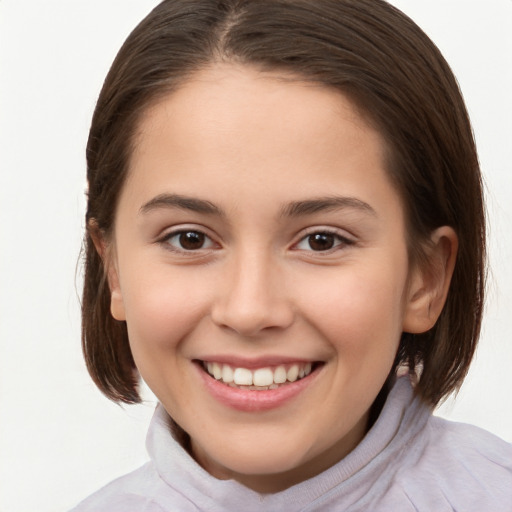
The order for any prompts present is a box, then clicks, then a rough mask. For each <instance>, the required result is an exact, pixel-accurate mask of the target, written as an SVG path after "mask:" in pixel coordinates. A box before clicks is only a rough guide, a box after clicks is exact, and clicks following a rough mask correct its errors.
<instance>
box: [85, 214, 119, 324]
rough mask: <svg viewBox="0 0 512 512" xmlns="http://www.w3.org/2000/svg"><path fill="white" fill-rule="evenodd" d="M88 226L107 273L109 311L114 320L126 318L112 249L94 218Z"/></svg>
mask: <svg viewBox="0 0 512 512" xmlns="http://www.w3.org/2000/svg"><path fill="white" fill-rule="evenodd" d="M88 228H89V234H90V237H91V240H92V242H93V244H94V247H95V249H96V251H97V253H98V254H99V256H100V258H101V260H102V262H103V268H104V271H105V273H106V275H107V281H108V287H109V290H110V313H111V314H112V316H113V317H114V318H115V319H116V320H120V321H122V320H126V316H125V311H124V303H123V296H122V294H121V288H120V285H119V276H118V272H117V269H116V265H115V261H113V260H114V251H113V249H112V247H111V245H110V244H109V243H108V242H107V240H106V239H105V236H104V234H103V233H102V232H101V230H100V229H99V227H98V225H97V223H96V222H95V221H94V220H91V221H89V226H88Z"/></svg>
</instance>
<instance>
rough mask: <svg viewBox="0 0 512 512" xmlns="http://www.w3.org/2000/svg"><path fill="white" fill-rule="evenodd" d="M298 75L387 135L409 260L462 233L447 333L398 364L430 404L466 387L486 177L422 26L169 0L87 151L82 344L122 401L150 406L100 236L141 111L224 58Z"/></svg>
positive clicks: (241, 3)
mask: <svg viewBox="0 0 512 512" xmlns="http://www.w3.org/2000/svg"><path fill="white" fill-rule="evenodd" d="M221 60H223V61H233V62H238V63H242V64H247V65H253V66H258V67H259V68H261V69H265V70H282V71H283V72H291V73H293V74H294V75H295V76H298V77H300V78H301V79H305V80H310V81H314V82H318V83H321V84H324V85H326V86H329V87H334V88H337V89H339V90H340V91H342V92H343V93H344V94H347V95H349V97H350V98H351V99H352V100H353V101H354V102H355V104H356V105H357V106H358V107H359V108H360V109H361V111H362V112H363V113H365V114H366V116H367V117H368V118H369V119H370V120H371V121H372V122H373V123H374V124H375V126H376V127H377V128H378V129H379V131H380V133H381V134H382V136H383V137H384V138H385V140H386V142H387V146H388V150H389V162H388V170H389V174H390V176H391V179H392V180H393V182H394V183H395V185H396V187H397V189H398V191H399V192H400V195H401V197H402V200H403V203H404V206H405V210H406V217H407V221H408V226H407V227H408V236H409V246H410V252H411V257H412V258H413V260H415V261H421V257H422V250H423V249H422V248H424V244H423V242H424V241H425V240H427V239H428V238H429V235H430V234H431V232H432V231H433V230H434V229H435V228H437V227H439V226H443V225H448V226H452V227H453V228H454V230H455V231H456V233H457V235H458V237H459V250H458V255H457V263H456V266H455V271H454V275H453V278H452V284H451V288H450V291H449V294H448V298H447V302H446V304H445V307H444V309H443V311H442V313H441V315H440V318H439V319H438V321H437V323H436V325H435V326H434V327H433V328H432V329H431V330H430V331H428V332H426V333H424V334H418V335H414V336H413V335H410V334H407V333H404V334H403V335H402V339H401V342H400V348H399V351H398V354H397V358H396V361H395V368H394V369H396V368H397V367H398V366H399V365H401V364H402V365H403V364H406V365H408V366H409V367H410V368H411V369H413V368H416V367H419V366H421V367H422V368H423V370H422V372H421V377H420V379H419V382H418V385H417V387H416V391H417V393H418V395H419V396H420V397H421V398H422V399H423V400H424V401H425V402H427V403H429V404H430V405H435V404H437V403H438V402H439V401H440V400H441V399H442V398H443V397H445V396H446V395H447V394H449V393H450V392H452V391H454V390H456V389H457V388H458V387H459V386H460V384H461V383H462V380H463V378H464V377H465V375H466V373H467V370H468V367H469V364H470V362H471V359H472V356H473V354H474V351H475V347H476V343H477V340H478V336H479V331H480V323H481V316H482V307H483V293H484V284H485V283H484V281H485V266H484V260H485V219H484V209H483V199H482V186H481V176H480V171H479V166H478V160H477V154H476V149H475V144H474V140H473V136H472V131H471V126H470V122H469V119H468V115H467V112H466V109H465V106H464V102H463V99H462V97H461V94H460V91H459V88H458V85H457V82H456V80H455V78H454V76H453V74H452V72H451V70H450V68H449V66H448V64H447V63H446V61H445V60H444V58H443V57H442V55H441V54H440V52H439V50H438V49H437V48H436V46H435V45H434V44H433V43H432V41H430V39H429V38H428V37H427V36H426V35H425V34H424V33H423V32H422V31H421V29H420V28H419V27H418V26H417V25H416V24H415V23H414V22H412V21H411V20H410V19H409V18H408V17H406V16H405V15H404V14H402V13H401V12H400V11H398V10H397V9H395V8H394V7H392V6H391V5H389V4H388V3H386V2H385V1H383V0H315V1H311V0H165V1H163V2H162V3H161V4H159V5H158V6H157V7H156V8H155V9H154V10H153V11H152V12H151V13H150V14H149V15H148V16H147V17H146V18H145V19H144V20H143V21H142V22H141V23H140V24H139V25H138V26H137V27H136V28H135V30H134V31H133V32H132V33H131V34H130V36H129V37H128V39H127V40H126V42H125V43H124V45H123V47H122V48H121V50H120V51H119V54H118V55H117V57H116V59H115V61H114V63H113V65H112V67H111V69H110V72H109V74H108V76H107V78H106V80H105V83H104V86H103V89H102V91H101V94H100V97H99V100H98V103H97V106H96V110H95V113H94V116H93V120H92V126H91V130H90V135H89V141H88V145H87V165H88V169H87V178H88V182H89V192H88V209H87V216H86V220H87V226H88V230H87V233H86V238H85V284H84V293H83V306H82V314H83V327H82V344H83V350H84V354H85V360H86V362H87V366H88V369H89V372H90V374H91V376H92V378H93V379H94V381H95V382H96V384H97V385H98V387H99V388H100V389H101V391H102V392H103V393H105V395H107V396H108V397H109V398H111V399H112V400H115V401H123V402H127V403H133V402H137V401H139V400H140V398H139V395H138V391H137V382H138V376H137V372H136V368H135V364H134V361H133V358H132V355H131V352H130V347H129V344H128V336H127V330H126V325H125V323H124V322H118V321H116V320H114V319H113V318H112V316H111V315H110V292H109V288H108V283H107V280H106V276H105V269H104V265H103V263H102V260H101V258H100V256H99V255H98V253H97V252H96V250H95V248H94V245H93V243H92V239H91V229H92V226H95V229H99V230H100V231H101V233H102V234H103V236H105V237H107V238H108V237H109V236H110V235H111V233H112V229H113V225H114V219H115V212H116V203H117V200H118V197H119V192H120V190H121V187H122V186H123V183H124V181H125V179H126V173H127V169H128V164H129V159H130V152H131V148H132V144H133V140H134V136H135V130H136V129H137V123H138V122H139V120H140V117H141V114H142V113H143V112H144V111H145V109H147V108H148V106H149V105H150V104H151V103H153V102H155V101H157V100H158V99H159V98H161V97H162V96H163V95H165V94H169V93H170V92H172V91H173V90H175V89H176V88H177V87H178V86H180V85H181V84H183V83H184V82H186V80H187V77H189V76H190V75H191V74H192V73H194V72H195V71H197V70H199V69H201V68H204V67H205V66H207V65H210V64H212V63H214V62H217V61H221Z"/></svg>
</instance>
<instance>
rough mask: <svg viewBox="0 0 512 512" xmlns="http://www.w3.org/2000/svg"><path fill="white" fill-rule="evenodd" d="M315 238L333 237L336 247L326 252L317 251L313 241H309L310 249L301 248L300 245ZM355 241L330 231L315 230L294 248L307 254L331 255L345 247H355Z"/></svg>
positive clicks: (325, 250)
mask: <svg viewBox="0 0 512 512" xmlns="http://www.w3.org/2000/svg"><path fill="white" fill-rule="evenodd" d="M313 236H321V237H332V239H333V243H334V245H333V246H332V247H329V248H327V249H324V250H321V249H320V250H315V249H313V248H312V247H311V240H309V248H301V247H300V244H302V243H308V239H311V237H313ZM354 244H355V241H354V240H352V239H350V238H348V237H346V236H343V235H340V234H339V233H338V232H336V231H334V230H330V229H318V228H316V229H313V230H311V231H310V232H309V233H306V234H305V235H304V236H303V237H302V238H301V239H300V240H299V242H298V243H296V244H295V245H294V248H296V249H297V250H299V251H307V252H313V253H320V254H326V253H327V254H330V253H332V252H335V251H337V250H340V249H342V248H343V247H348V246H350V245H354Z"/></svg>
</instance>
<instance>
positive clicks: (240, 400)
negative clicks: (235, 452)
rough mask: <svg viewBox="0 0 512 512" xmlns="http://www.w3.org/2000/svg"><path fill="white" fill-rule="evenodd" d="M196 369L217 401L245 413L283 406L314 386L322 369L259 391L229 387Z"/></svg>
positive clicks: (199, 367) (200, 369)
mask: <svg viewBox="0 0 512 512" xmlns="http://www.w3.org/2000/svg"><path fill="white" fill-rule="evenodd" d="M196 367H197V370H198V372H199V373H200V376H201V378H202V379H203V383H204V385H205V386H206V389H207V390H208V391H209V393H210V394H211V395H212V396H213V397H214V398H215V399H217V400H218V401H219V402H220V403H222V404H223V405H226V406H228V407H231V408H233V409H237V410H239V411H244V412H258V411H268V410H270V409H276V408H278V407H281V406H283V405H284V404H286V403H287V402H289V401H290V400H292V399H293V398H295V397H296V396H297V395H299V394H300V393H302V392H303V391H304V390H305V389H306V388H308V387H309V386H310V385H311V384H313V382H314V381H315V380H316V377H317V374H318V373H319V371H320V368H317V369H316V370H314V371H313V372H311V373H310V374H309V375H308V376H307V377H303V378H302V379H300V380H297V381H295V382H290V383H289V384H284V385H282V386H279V387H278V388H276V389H268V390H264V391H257V390H250V389H240V388H234V387H231V386H228V385H227V384H223V383H222V382H220V381H218V380H216V379H214V378H213V377H211V376H210V375H209V374H208V373H206V372H205V371H204V370H203V369H202V367H201V366H200V365H196Z"/></svg>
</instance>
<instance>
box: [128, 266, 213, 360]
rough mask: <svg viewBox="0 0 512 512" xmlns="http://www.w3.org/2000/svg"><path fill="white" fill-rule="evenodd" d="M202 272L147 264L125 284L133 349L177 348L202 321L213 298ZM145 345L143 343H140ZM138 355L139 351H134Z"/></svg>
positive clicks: (157, 349)
mask: <svg viewBox="0 0 512 512" xmlns="http://www.w3.org/2000/svg"><path fill="white" fill-rule="evenodd" d="M199 274H200V272H195V273H194V272H191V271H190V270H188V271H187V270H185V271H174V272H172V271H171V269H167V268H165V267H164V269H162V268H161V267H159V266H155V267H154V268H151V267H147V268H146V269H145V270H144V272H143V273H139V274H138V278H137V279H136V280H131V281H130V282H129V283H126V286H125V287H123V283H121V286H122V295H123V301H124V305H125V311H126V322H127V326H128V333H129V338H130V344H131V345H132V346H133V350H134V351H135V352H136V351H139V350H140V349H141V348H142V349H149V348H151V350H152V351H155V350H156V351H157V352H160V351H165V350H168V349H171V348H172V349H174V348H176V346H177V345H179V343H180V341H181V340H182V339H183V338H184V337H185V336H186V335H187V333H188V331H189V330H190V329H191V328H192V327H193V326H194V325H197V323H198V322H199V321H200V319H201V317H202V316H204V314H205V311H206V309H207V304H208V303H209V301H210V298H209V293H208V288H207V287H205V284H204V280H202V278H201V276H200V275H199ZM140 345H142V347H140ZM134 355H135V354H134Z"/></svg>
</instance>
